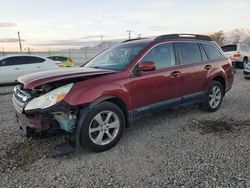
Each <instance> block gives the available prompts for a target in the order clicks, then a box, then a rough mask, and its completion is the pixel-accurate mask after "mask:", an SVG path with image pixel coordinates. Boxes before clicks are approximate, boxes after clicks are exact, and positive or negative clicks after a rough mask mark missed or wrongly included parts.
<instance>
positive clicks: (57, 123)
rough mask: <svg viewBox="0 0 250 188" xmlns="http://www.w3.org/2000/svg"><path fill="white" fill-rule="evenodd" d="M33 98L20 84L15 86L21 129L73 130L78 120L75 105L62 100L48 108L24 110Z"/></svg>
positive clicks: (38, 130) (14, 96)
mask: <svg viewBox="0 0 250 188" xmlns="http://www.w3.org/2000/svg"><path fill="white" fill-rule="evenodd" d="M31 99H32V97H31V95H30V94H29V93H28V92H27V91H25V90H23V89H22V88H21V87H20V86H17V87H16V88H15V90H14V93H13V97H12V101H13V106H14V108H15V111H16V118H17V121H18V123H19V125H20V128H21V129H23V130H26V129H27V128H31V129H32V130H35V132H42V131H44V130H47V129H50V128H62V129H64V130H66V131H68V132H72V130H73V128H74V123H75V120H76V113H75V112H76V109H75V108H74V107H72V106H70V105H69V104H68V103H66V102H64V101H61V102H59V103H57V104H55V105H53V106H51V107H49V108H46V109H34V110H24V109H25V107H26V105H27V104H28V102H29V101H30V100H31Z"/></svg>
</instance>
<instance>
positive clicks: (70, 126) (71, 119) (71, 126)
mask: <svg viewBox="0 0 250 188" xmlns="http://www.w3.org/2000/svg"><path fill="white" fill-rule="evenodd" d="M53 115H54V119H55V120H56V121H57V122H58V124H59V126H60V128H61V129H63V130H65V131H66V132H69V133H73V132H74V131H75V124H76V113H74V112H56V113H54V114H53Z"/></svg>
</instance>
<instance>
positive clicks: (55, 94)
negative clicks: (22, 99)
mask: <svg viewBox="0 0 250 188" xmlns="http://www.w3.org/2000/svg"><path fill="white" fill-rule="evenodd" d="M72 86H73V84H72V83H71V84H67V85H64V86H62V87H59V88H57V89H54V90H52V91H50V92H48V93H46V94H44V95H42V96H40V97H37V98H34V99H32V100H31V101H30V102H29V103H28V104H27V106H26V107H25V110H34V109H45V108H48V107H50V106H53V105H54V104H56V103H58V102H60V101H61V100H63V99H64V97H65V96H66V95H67V94H68V92H69V91H70V89H71V88H72Z"/></svg>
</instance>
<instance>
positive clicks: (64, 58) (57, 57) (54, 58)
mask: <svg viewBox="0 0 250 188" xmlns="http://www.w3.org/2000/svg"><path fill="white" fill-rule="evenodd" d="M48 58H49V59H51V60H54V61H66V60H67V58H66V57H61V56H52V57H48Z"/></svg>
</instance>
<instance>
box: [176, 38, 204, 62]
mask: <svg viewBox="0 0 250 188" xmlns="http://www.w3.org/2000/svg"><path fill="white" fill-rule="evenodd" d="M176 45H177V47H178V48H179V51H180V56H181V63H182V64H190V63H196V62H201V61H202V59H201V53H200V48H199V45H198V44H197V43H191V42H177V43H176Z"/></svg>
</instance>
